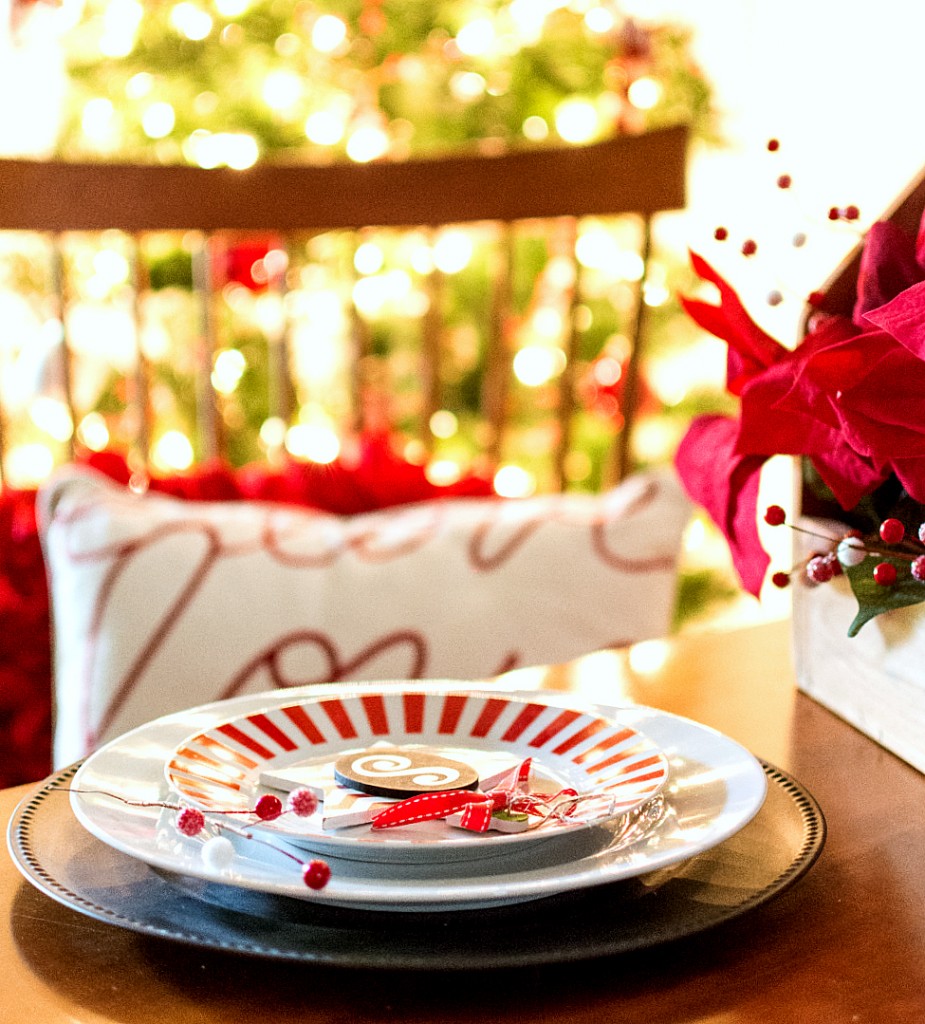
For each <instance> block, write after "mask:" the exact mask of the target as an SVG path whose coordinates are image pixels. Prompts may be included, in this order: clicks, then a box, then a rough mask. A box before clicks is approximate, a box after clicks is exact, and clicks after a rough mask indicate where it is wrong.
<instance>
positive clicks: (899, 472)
mask: <svg viewBox="0 0 925 1024" xmlns="http://www.w3.org/2000/svg"><path fill="white" fill-rule="evenodd" d="M890 468H891V469H892V471H893V472H894V473H895V474H896V476H897V477H898V479H899V482H900V483H901V484H902V485H903V487H905V489H906V491H907V492H908V493H909V495H910V496H911V497H912V498H913V499H914V500H915V501H920V502H922V503H923V504H925V458H919V459H917V458H902V459H892V460H891V462H890Z"/></svg>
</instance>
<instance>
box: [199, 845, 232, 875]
mask: <svg viewBox="0 0 925 1024" xmlns="http://www.w3.org/2000/svg"><path fill="white" fill-rule="evenodd" d="M202 859H203V861H205V864H206V867H208V868H212V870H213V871H223V870H224V869H225V868H227V867H228V866H229V865H230V864H231V862H232V861H233V860H234V845H233V844H232V842H231V840H230V839H226V838H225V836H214V837H213V838H212V839H210V840H209V841H208V842H207V843H205V844H204V845H203V847H202Z"/></svg>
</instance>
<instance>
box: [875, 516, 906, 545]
mask: <svg viewBox="0 0 925 1024" xmlns="http://www.w3.org/2000/svg"><path fill="white" fill-rule="evenodd" d="M905 536H906V528H905V526H903V524H902V523H901V522H900V521H899V520H898V519H884V520H883V522H882V523H881V524H880V539H881V540H882V541H883V543H884V544H899V543H900V541H902V539H903V537H905Z"/></svg>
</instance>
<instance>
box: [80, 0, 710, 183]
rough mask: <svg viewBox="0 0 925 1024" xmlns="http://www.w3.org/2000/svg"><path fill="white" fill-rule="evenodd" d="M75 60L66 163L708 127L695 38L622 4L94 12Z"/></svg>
mask: <svg viewBox="0 0 925 1024" xmlns="http://www.w3.org/2000/svg"><path fill="white" fill-rule="evenodd" d="M67 2H69V0H65V3H67ZM65 48H66V61H67V67H68V72H69V75H70V80H71V83H72V89H71V94H70V99H69V103H68V110H67V114H66V118H65V126H64V130H63V133H62V136H61V140H60V151H61V154H62V155H64V156H67V157H78V156H80V157H86V156H87V155H88V154H91V155H92V154H99V155H106V156H110V157H111V156H118V157H125V158H130V159H140V160H152V159H153V160H160V161H164V162H177V161H187V162H189V163H195V164H200V165H212V164H217V163H231V164H238V165H246V164H248V163H252V162H253V161H254V160H256V159H262V158H268V159H274V160H300V161H304V160H326V159H332V158H335V157H339V156H344V155H346V156H347V157H348V158H350V159H353V160H360V161H363V160H370V159H377V158H381V157H388V158H390V159H402V158H405V157H407V156H409V155H411V154H421V153H433V152H435V151H446V150H448V149H451V148H452V149H454V150H458V149H459V148H460V147H469V146H476V147H479V148H481V149H491V150H494V149H497V148H499V147H508V146H512V145H521V144H524V143H525V142H532V143H537V142H542V141H544V140H547V139H551V140H552V139H555V140H562V139H564V140H566V141H568V142H573V143H581V142H589V141H591V140H592V139H594V138H600V137H603V136H605V135H609V134H612V133H613V132H615V131H641V130H643V129H645V128H651V127H655V126H658V125H664V124H666V123H677V122H684V123H686V124H690V125H693V126H695V127H696V128H698V129H700V130H704V129H706V127H707V124H708V121H709V89H708V87H707V85H706V82H705V80H704V77H703V75H702V74H701V73H700V71H699V69H698V68H697V67H696V66H695V64H694V63H693V61H692V59H691V57H690V46H689V37H688V33H687V32H686V31H684V30H683V29H681V28H678V27H676V26H672V25H663V24H648V23H644V22H641V21H637V20H634V19H633V18H629V17H626V16H625V15H624V14H623V13H621V10H620V7H619V5H618V4H616V3H612V2H608V0H584V2H581V0H579V2H572V3H557V2H554V0H485V2H481V3H478V4H475V3H472V2H470V0H415V2H413V3H408V2H407V0H319V2H307V0H303V2H301V3H297V4H294V5H292V4H288V3H281V2H279V0H212V2H205V0H202V2H192V0H180V2H178V3H166V2H162V0H156V2H150V3H146V4H142V3H140V2H139V0H85V2H84V5H83V8H82V11H81V12H80V14H79V16H77V17H76V23H75V24H74V25H73V27H72V28H71V29H70V30H69V31H68V32H67V33H66V36H65Z"/></svg>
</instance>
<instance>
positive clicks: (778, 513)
mask: <svg viewBox="0 0 925 1024" xmlns="http://www.w3.org/2000/svg"><path fill="white" fill-rule="evenodd" d="M786 520H787V513H786V512H785V511H784V510H783V509H782V508H781V507H780V505H768V507H767V509H765V513H764V521H765V522H766V523H767V524H768V526H783V524H784V523H785V522H786Z"/></svg>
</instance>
